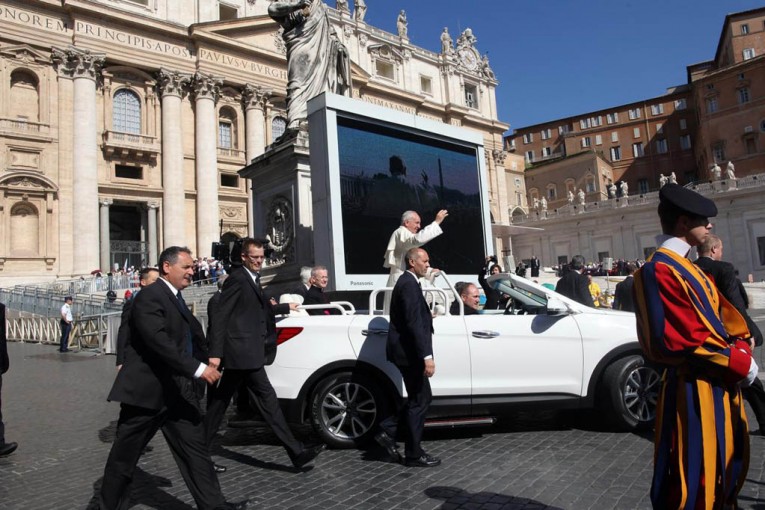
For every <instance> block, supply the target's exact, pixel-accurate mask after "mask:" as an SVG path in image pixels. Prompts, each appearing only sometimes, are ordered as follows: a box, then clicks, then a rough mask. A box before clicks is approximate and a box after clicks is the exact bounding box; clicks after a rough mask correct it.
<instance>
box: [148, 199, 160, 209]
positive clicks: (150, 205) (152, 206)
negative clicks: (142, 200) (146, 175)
mask: <svg viewBox="0 0 765 510" xmlns="http://www.w3.org/2000/svg"><path fill="white" fill-rule="evenodd" d="M146 207H147V208H148V209H149V210H151V209H159V202H154V201H150V202H147V203H146Z"/></svg>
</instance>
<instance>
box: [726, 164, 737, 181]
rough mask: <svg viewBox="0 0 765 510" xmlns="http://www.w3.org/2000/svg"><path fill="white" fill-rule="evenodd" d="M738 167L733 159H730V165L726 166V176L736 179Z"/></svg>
mask: <svg viewBox="0 0 765 510" xmlns="http://www.w3.org/2000/svg"><path fill="white" fill-rule="evenodd" d="M735 170H736V167H735V166H733V161H728V166H726V167H725V176H726V177H727V178H728V179H731V180H733V179H735V178H736V173H735Z"/></svg>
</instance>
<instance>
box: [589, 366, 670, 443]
mask: <svg viewBox="0 0 765 510" xmlns="http://www.w3.org/2000/svg"><path fill="white" fill-rule="evenodd" d="M660 384H661V374H660V373H659V371H658V370H657V369H656V368H655V367H653V366H651V365H649V364H646V362H645V360H644V359H643V357H642V356H640V355H632V356H627V357H624V358H620V359H618V360H616V361H614V362H613V363H611V364H610V365H609V366H608V368H606V371H605V373H604V374H603V388H602V389H603V392H602V393H601V398H602V402H601V403H602V404H605V407H606V408H607V410H608V411H609V412H610V413H611V419H612V421H613V423H614V425H616V426H617V427H618V428H620V429H626V430H641V429H646V428H648V427H650V426H652V425H653V422H654V419H655V418H656V403H657V400H658V398H659V387H660Z"/></svg>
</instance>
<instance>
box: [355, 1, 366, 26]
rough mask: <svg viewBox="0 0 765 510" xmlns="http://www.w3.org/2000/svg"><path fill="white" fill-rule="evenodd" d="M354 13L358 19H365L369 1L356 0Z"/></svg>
mask: <svg viewBox="0 0 765 510" xmlns="http://www.w3.org/2000/svg"><path fill="white" fill-rule="evenodd" d="M353 15H354V16H355V17H356V20H357V21H364V16H366V15H367V3H366V2H365V1H364V0H356V1H355V3H354V7H353Z"/></svg>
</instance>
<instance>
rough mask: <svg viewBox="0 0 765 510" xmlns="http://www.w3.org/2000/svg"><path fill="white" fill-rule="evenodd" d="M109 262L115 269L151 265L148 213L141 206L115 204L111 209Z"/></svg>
mask: <svg viewBox="0 0 765 510" xmlns="http://www.w3.org/2000/svg"><path fill="white" fill-rule="evenodd" d="M109 239H110V243H109V260H110V261H111V267H110V268H109V269H114V266H115V264H117V265H118V266H119V269H124V268H126V267H127V268H129V267H131V266H132V267H134V268H136V269H138V268H140V267H143V266H145V265H148V264H149V260H148V259H149V247H148V243H147V242H146V239H147V238H146V212H145V211H144V210H143V208H142V207H141V206H140V205H139V204H113V205H112V206H111V207H110V208H109Z"/></svg>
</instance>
